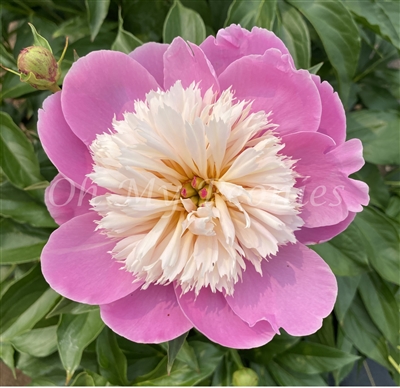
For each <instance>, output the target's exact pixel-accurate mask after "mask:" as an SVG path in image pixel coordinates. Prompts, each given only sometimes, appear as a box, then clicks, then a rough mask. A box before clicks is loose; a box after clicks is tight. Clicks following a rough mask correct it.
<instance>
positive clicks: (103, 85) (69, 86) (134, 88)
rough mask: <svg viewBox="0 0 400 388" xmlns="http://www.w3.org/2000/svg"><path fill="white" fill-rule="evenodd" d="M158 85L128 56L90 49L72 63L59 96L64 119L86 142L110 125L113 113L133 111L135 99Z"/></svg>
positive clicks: (120, 116) (117, 116)
mask: <svg viewBox="0 0 400 388" xmlns="http://www.w3.org/2000/svg"><path fill="white" fill-rule="evenodd" d="M158 87H159V85H158V83H157V82H156V80H155V79H154V77H153V76H152V75H151V74H150V73H149V72H148V71H147V70H146V69H145V68H144V67H143V66H142V65H140V64H139V63H138V62H136V61H135V60H133V59H132V58H131V57H129V55H126V54H123V53H120V52H117V51H106V50H101V51H93V52H92V53H90V54H88V55H86V56H85V57H82V58H80V59H79V60H78V61H77V62H75V63H74V64H73V65H72V67H71V69H70V70H69V72H68V74H67V75H66V77H65V80H64V84H63V91H62V96H61V103H62V109H63V112H64V116H65V119H66V120H67V123H68V124H69V125H70V127H71V129H72V131H73V132H74V133H75V134H76V136H78V137H79V138H80V139H81V140H82V141H83V142H84V143H85V144H86V145H90V144H91V143H92V141H93V140H94V139H95V138H96V135H97V134H101V133H104V132H108V130H109V129H111V128H112V120H113V118H114V116H116V118H117V119H118V120H121V119H122V118H123V113H124V112H133V110H134V106H133V103H134V101H135V100H143V99H144V98H145V95H146V93H148V92H149V91H151V90H157V88H158Z"/></svg>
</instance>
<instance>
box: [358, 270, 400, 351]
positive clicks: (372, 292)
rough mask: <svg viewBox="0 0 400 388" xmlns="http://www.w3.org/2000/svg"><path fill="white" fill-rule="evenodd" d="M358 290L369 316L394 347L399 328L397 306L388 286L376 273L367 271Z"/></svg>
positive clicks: (396, 343)
mask: <svg viewBox="0 0 400 388" xmlns="http://www.w3.org/2000/svg"><path fill="white" fill-rule="evenodd" d="M397 274H398V275H399V271H398V272H397ZM359 290H360V295H361V299H362V301H363V302H364V305H365V307H366V309H367V311H368V313H369V316H370V317H371V319H372V320H373V321H374V323H375V325H376V326H377V327H378V328H379V330H380V331H381V332H382V333H383V334H384V336H385V337H386V339H387V340H388V341H389V342H391V343H392V345H393V346H394V347H396V346H397V345H398V340H399V330H400V326H399V306H398V305H397V302H396V299H395V297H394V295H393V294H392V292H391V290H390V288H389V287H388V286H387V285H386V284H385V282H384V281H383V280H382V279H381V278H380V277H379V276H378V275H377V274H376V273H368V274H365V275H363V276H362V278H361V282H360V285H359Z"/></svg>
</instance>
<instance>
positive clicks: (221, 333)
mask: <svg viewBox="0 0 400 388" xmlns="http://www.w3.org/2000/svg"><path fill="white" fill-rule="evenodd" d="M175 292H176V295H177V298H178V302H179V305H180V306H181V308H182V310H183V312H184V313H185V315H186V316H187V317H188V319H189V320H190V321H191V322H192V323H193V325H194V326H195V328H196V329H197V330H199V331H200V332H202V333H203V334H204V335H205V336H206V337H208V338H209V339H210V340H211V341H214V342H217V343H219V344H221V345H223V346H227V347H230V348H237V349H250V348H255V347H258V346H261V345H264V344H266V343H267V342H269V341H270V340H271V339H272V338H273V336H274V335H275V333H274V331H273V330H272V328H271V325H270V324H269V323H268V322H265V321H264V322H260V323H258V324H256V325H254V326H253V327H250V326H249V325H248V324H247V323H246V322H244V321H243V320H242V319H240V318H239V317H238V316H237V315H236V314H235V313H234V312H233V311H232V309H231V308H230V307H229V305H228V303H227V302H226V300H225V298H224V296H223V295H222V293H221V292H216V293H213V292H212V291H211V290H210V289H209V288H202V289H201V291H200V293H199V295H198V296H197V297H196V295H195V293H194V292H187V293H186V294H183V295H181V289H180V288H179V287H178V288H177V289H176V290H175Z"/></svg>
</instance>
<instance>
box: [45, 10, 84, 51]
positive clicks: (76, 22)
mask: <svg viewBox="0 0 400 388" xmlns="http://www.w3.org/2000/svg"><path fill="white" fill-rule="evenodd" d="M88 35H90V28H89V26H88V22H87V18H85V17H84V16H83V15H81V16H77V17H74V18H72V19H67V20H65V21H64V22H63V23H61V24H60V25H59V26H58V28H57V29H56V30H55V31H54V32H53V38H58V37H61V36H62V37H64V36H68V41H69V43H70V44H71V43H73V42H75V41H76V40H78V39H81V38H83V37H84V36H88Z"/></svg>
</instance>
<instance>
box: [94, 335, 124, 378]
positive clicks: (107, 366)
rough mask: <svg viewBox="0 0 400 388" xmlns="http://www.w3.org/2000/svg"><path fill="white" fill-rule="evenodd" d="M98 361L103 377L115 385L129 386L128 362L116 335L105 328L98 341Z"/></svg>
mask: <svg viewBox="0 0 400 388" xmlns="http://www.w3.org/2000/svg"><path fill="white" fill-rule="evenodd" d="M96 353H97V361H98V364H99V368H100V373H101V375H102V376H103V377H104V378H105V379H106V380H107V381H109V382H110V383H111V384H113V385H128V384H129V383H128V379H127V376H126V375H127V361H126V357H125V355H124V353H123V352H122V350H121V349H120V348H119V346H118V343H117V339H116V337H115V334H114V333H113V332H112V331H111V330H110V329H108V328H104V329H103V331H102V332H101V334H100V335H99V336H98V338H97V341H96Z"/></svg>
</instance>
